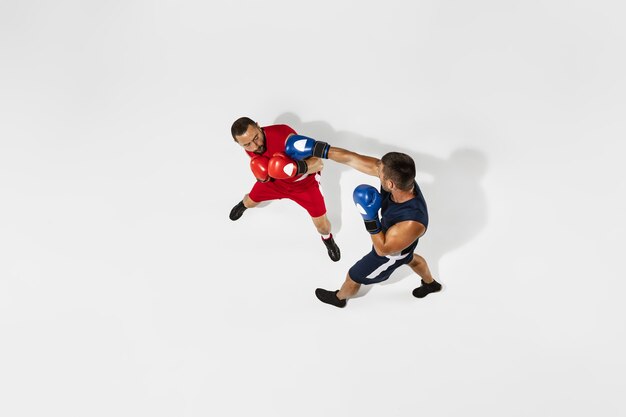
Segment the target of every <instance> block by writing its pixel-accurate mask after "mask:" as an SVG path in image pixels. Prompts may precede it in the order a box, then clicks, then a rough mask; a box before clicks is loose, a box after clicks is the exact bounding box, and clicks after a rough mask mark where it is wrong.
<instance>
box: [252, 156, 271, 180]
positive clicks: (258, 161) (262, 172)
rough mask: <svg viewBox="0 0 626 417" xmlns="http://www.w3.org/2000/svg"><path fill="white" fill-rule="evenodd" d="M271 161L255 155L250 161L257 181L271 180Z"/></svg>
mask: <svg viewBox="0 0 626 417" xmlns="http://www.w3.org/2000/svg"><path fill="white" fill-rule="evenodd" d="M269 161H270V160H269V159H267V157H265V156H262V155H255V156H253V157H252V159H251V160H250V169H251V170H252V173H253V174H254V176H255V177H256V179H257V180H259V181H261V182H266V181H269V180H270V179H271V178H270V176H269V174H268V172H267V166H268V164H269Z"/></svg>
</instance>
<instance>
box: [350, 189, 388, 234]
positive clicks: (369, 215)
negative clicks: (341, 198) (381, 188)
mask: <svg viewBox="0 0 626 417" xmlns="http://www.w3.org/2000/svg"><path fill="white" fill-rule="evenodd" d="M352 200H354V204H356V208H357V209H359V212H360V213H361V216H363V220H364V221H365V229H367V231H368V232H370V234H372V235H375V234H376V233H378V232H380V231H381V228H380V219H379V218H378V210H380V206H381V204H382V198H381V197H380V193H379V192H378V190H377V189H376V188H374V187H372V186H371V185H367V184H361V185H359V186H358V187H356V188H355V189H354V192H353V193H352Z"/></svg>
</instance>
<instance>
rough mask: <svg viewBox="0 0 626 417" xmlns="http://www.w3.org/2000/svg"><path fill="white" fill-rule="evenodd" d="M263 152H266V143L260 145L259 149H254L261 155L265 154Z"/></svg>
mask: <svg viewBox="0 0 626 417" xmlns="http://www.w3.org/2000/svg"><path fill="white" fill-rule="evenodd" d="M263 152H265V145H263V146H259V147H258V148H257V150H256V151H254V153H256V154H259V155H261V154H263Z"/></svg>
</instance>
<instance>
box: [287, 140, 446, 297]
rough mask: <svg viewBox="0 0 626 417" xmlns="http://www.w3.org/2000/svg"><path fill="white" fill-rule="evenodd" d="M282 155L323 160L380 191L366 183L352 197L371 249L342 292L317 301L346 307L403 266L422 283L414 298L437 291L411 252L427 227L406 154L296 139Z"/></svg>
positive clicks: (411, 163) (437, 286) (322, 291)
mask: <svg viewBox="0 0 626 417" xmlns="http://www.w3.org/2000/svg"><path fill="white" fill-rule="evenodd" d="M285 152H286V153H287V155H289V156H290V157H291V158H293V159H295V160H300V159H303V158H307V157H310V156H315V157H319V158H327V159H330V160H333V161H336V162H339V163H343V164H346V165H348V166H350V167H352V168H354V169H356V170H358V171H361V172H363V173H365V174H369V175H372V176H376V177H378V178H379V179H380V192H379V191H378V190H377V189H376V188H374V187H372V186H371V185H367V184H361V185H359V186H358V187H356V188H355V190H354V193H353V195H352V197H353V201H354V203H355V205H356V207H357V209H358V210H359V212H360V213H361V216H362V217H363V221H364V222H365V229H366V230H367V231H368V232H369V233H370V236H371V239H372V251H371V252H370V253H368V254H367V255H365V256H364V257H363V258H362V259H361V260H360V261H358V262H357V263H356V264H354V265H353V266H352V268H350V270H349V271H348V274H347V276H346V280H345V281H344V283H343V285H342V286H341V289H339V290H336V291H328V290H325V289H322V288H318V289H317V290H316V291H315V295H316V296H317V298H318V299H319V300H320V301H322V302H324V303H327V304H332V305H334V306H336V307H345V305H346V300H347V299H348V298H351V297H353V296H354V295H355V294H356V293H357V291H358V290H359V288H360V287H361V285H363V284H365V285H368V284H374V283H377V282H382V281H385V280H386V279H388V278H389V276H390V275H391V274H392V273H393V271H395V270H396V269H398V268H399V267H400V266H402V265H408V266H409V267H411V269H413V271H414V272H415V273H416V274H418V275H419V276H420V277H421V279H422V285H421V286H419V287H417V288H415V289H414V290H413V295H414V296H415V297H417V298H423V297H425V296H427V295H428V294H430V293H432V292H437V291H440V290H441V284H440V283H438V282H437V281H435V279H434V278H433V277H432V274H431V272H430V269H429V268H428V264H427V263H426V260H425V259H424V258H423V257H421V256H420V255H418V254H417V253H414V250H415V247H416V246H417V243H418V241H419V238H420V237H422V236H423V235H424V233H425V232H426V228H427V227H428V210H427V207H426V202H425V200H424V196H423V195H422V192H421V190H420V188H419V186H418V185H417V182H416V181H415V162H414V161H413V159H412V158H411V157H410V156H408V155H406V154H403V153H399V152H389V153H387V154H385V155H384V156H383V157H382V158H381V159H377V158H373V157H371V156H365V155H359V154H357V153H355V152H351V151H348V150H346V149H341V148H336V147H331V146H330V145H328V144H327V143H325V142H319V141H316V140H314V139H311V138H307V137H305V136H299V135H293V136H291V137H290V138H289V139H287V143H286V146H285ZM379 211H380V212H381V216H380V217H379V216H378V212H379Z"/></svg>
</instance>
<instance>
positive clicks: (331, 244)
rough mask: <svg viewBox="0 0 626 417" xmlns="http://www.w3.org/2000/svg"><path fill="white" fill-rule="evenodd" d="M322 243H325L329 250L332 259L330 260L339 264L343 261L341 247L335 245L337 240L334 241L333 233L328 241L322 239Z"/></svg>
mask: <svg viewBox="0 0 626 417" xmlns="http://www.w3.org/2000/svg"><path fill="white" fill-rule="evenodd" d="M322 242H324V245H325V246H326V249H327V250H328V256H329V257H330V259H332V260H333V262H337V261H338V260H339V259H341V251H340V250H339V246H337V244H336V243H335V239H333V234H332V233H331V234H330V237H329V238H328V239H324V238H322Z"/></svg>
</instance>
